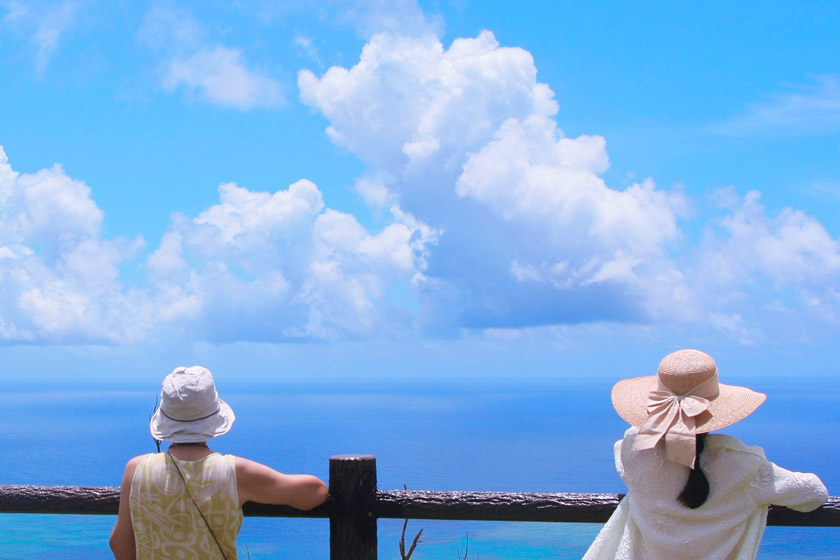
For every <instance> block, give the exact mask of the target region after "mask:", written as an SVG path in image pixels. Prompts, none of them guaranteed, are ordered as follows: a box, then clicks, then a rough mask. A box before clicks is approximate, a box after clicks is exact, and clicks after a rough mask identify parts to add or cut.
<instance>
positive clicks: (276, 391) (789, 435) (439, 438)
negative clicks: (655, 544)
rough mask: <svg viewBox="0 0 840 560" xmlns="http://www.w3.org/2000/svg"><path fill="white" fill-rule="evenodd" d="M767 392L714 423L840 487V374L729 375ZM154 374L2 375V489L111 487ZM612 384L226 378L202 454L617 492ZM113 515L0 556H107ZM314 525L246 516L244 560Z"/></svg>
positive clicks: (585, 536)
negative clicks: (226, 413)
mask: <svg viewBox="0 0 840 560" xmlns="http://www.w3.org/2000/svg"><path fill="white" fill-rule="evenodd" d="M726 381H727V382H729V383H735V384H744V385H748V386H750V387H753V388H755V389H757V390H760V391H763V392H766V393H767V394H768V401H767V402H766V403H765V404H764V405H763V406H762V407H761V408H760V409H759V410H758V411H757V412H756V413H755V414H753V415H752V416H750V417H749V418H748V419H746V420H745V421H743V422H741V423H739V424H737V425H735V426H732V427H731V428H729V429H727V430H725V432H726V433H730V434H732V435H735V436H737V437H739V438H741V439H742V440H743V441H745V442H747V443H750V444H757V445H761V446H762V447H764V449H765V450H766V452H767V455H768V457H769V458H770V459H771V460H773V461H775V462H776V463H778V464H780V465H782V466H784V467H786V468H789V469H792V470H800V471H809V472H816V473H818V474H819V475H820V477H821V478H822V479H823V481H824V482H825V483H826V485H827V486H828V489H829V493H830V494H832V495H838V494H840V468H838V465H840V437H838V435H840V412H838V411H840V379H831V378H804V377H803V378H797V379H786V380H777V379H757V378H751V379H741V380H739V379H727V380H726ZM157 383H159V382H156V383H139V382H117V381H113V382H101V381H99V382H82V381H76V382H51V383H50V384H46V383H43V384H41V385H37V386H33V385H32V384H31V383H28V382H26V383H23V382H21V383H9V382H6V383H5V389H4V391H3V392H2V406H0V448H2V449H3V458H2V463H0V484H45V485H86V486H116V485H118V484H119V480H120V475H121V473H122V469H123V466H124V464H125V461H126V460H127V459H128V458H130V457H132V456H134V455H138V454H142V453H148V452H151V451H154V444H153V442H152V440H151V437H150V436H149V432H148V418H149V415H150V414H151V412H152V410H153V407H154V405H155V394H156V392H157V390H158V388H159V385H158V384H157ZM612 383H613V380H607V379H576V378H575V379H572V378H565V379H557V380H551V381H547V380H538V381H534V380H506V381H498V380H496V381H476V380H470V381H440V380H434V381H431V380H430V381H418V380H410V381H409V380H399V379H392V380H373V379H371V380H363V381H340V382H335V381H331V382H325V381H321V382H317V381H314V382H301V381H296V382H283V381H280V380H275V381H270V382H266V381H259V382H257V381H243V382H241V383H233V382H231V381H230V380H226V383H225V385H221V384H220V387H219V389H220V392H221V396H222V398H224V399H225V400H227V401H228V402H229V403H230V405H231V406H232V407H233V409H234V411H235V412H236V414H237V420H236V423H235V425H234V427H233V430H232V431H231V432H230V433H229V434H227V435H225V436H223V437H221V438H218V439H217V440H216V442H215V444H214V448H215V449H216V450H218V451H221V452H225V453H235V454H239V455H243V456H246V457H249V458H252V459H254V460H257V461H260V462H263V463H266V464H269V465H271V466H274V467H275V468H277V469H279V470H282V471H284V472H309V473H313V474H316V475H318V476H321V477H322V478H323V479H324V480H326V479H327V472H328V462H329V457H330V456H331V455H336V454H344V453H364V454H371V455H375V456H376V458H377V467H378V471H377V472H378V486H379V487H380V488H402V487H403V485H406V486H407V487H408V488H409V489H414V490H499V491H523V492H566V491H568V492H622V491H624V488H623V485H622V483H621V480H620V479H619V477H618V476H617V475H616V474H615V472H614V467H613V458H612V445H613V442H614V441H615V440H616V439H618V438H619V437H620V436H621V435H622V433H623V432H624V429H625V427H626V426H625V424H624V422H623V421H622V420H621V419H620V418H619V417H618V416H617V415H616V414H615V412H614V411H613V409H612V407H611V405H610V401H609V392H610V387H611V386H612ZM113 523H114V518H113V517H110V516H63V515H55V516H50V515H43V516H42V515H0V560H3V559H24V558H26V559H31V558H38V557H40V558H45V559H82V558H84V559H98V558H111V556H110V552H109V550H108V545H107V538H108V534H109V533H110V530H111V527H112V526H113ZM401 526H402V522H401V521H398V520H380V521H379V557H380V558H382V559H383V560H389V559H398V558H399V552H398V541H399V535H400V529H401ZM599 528H600V526H599V525H591V524H549V523H489V522H448V521H426V520H412V521H410V522H409V526H408V533H409V535H408V538H411V537H412V536H413V535H414V533H415V532H416V531H418V530H420V529H423V536H422V539H421V544H420V545H419V546H418V548H417V550H416V552H415V553H414V556H413V557H412V558H413V559H414V560H431V559H447V560H451V559H455V558H458V557H459V556H458V555H459V553H460V554H461V555H463V553H464V550H465V546H466V543H467V539H468V540H469V556H468V557H469V558H473V559H476V560H478V559H481V560H495V559H509V560H514V559H548V558H551V559H564V558H580V557H581V556H582V555H583V553H584V552H585V550H586V548H587V546H588V545H589V543H590V542H591V541H592V539H593V538H594V536H595V535H596V534H597V532H598V530H599ZM328 541H329V525H328V522H327V521H326V520H301V519H259V518H246V520H245V523H244V527H243V530H242V532H241V533H240V536H239V541H238V542H239V548H240V558H248V557H250V558H252V559H254V560H256V559H269V558H271V559H295V560H300V559H310V558H311V559H327V558H329V549H328ZM838 557H840V528H774V527H770V528H768V529H767V531H766V533H765V536H764V541H763V544H762V548H761V551H760V553H759V558H760V559H766V560H769V559H775V558H788V559H790V558H794V559H806V558H807V559H827V558H838Z"/></svg>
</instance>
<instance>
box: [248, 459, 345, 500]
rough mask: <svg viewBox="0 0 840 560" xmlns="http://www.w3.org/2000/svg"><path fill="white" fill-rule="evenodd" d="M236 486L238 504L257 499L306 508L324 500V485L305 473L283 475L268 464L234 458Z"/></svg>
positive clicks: (325, 490) (325, 495) (325, 497)
mask: <svg viewBox="0 0 840 560" xmlns="http://www.w3.org/2000/svg"><path fill="white" fill-rule="evenodd" d="M236 486H237V491H238V492H239V504H240V505H242V504H244V503H245V502H258V503H261V504H278V505H287V506H292V507H294V508H297V509H303V510H309V509H312V508H314V507H317V506H319V505H321V504H323V503H324V502H325V501H326V499H327V494H328V493H329V491H328V490H327V485H326V484H324V482H323V481H322V480H321V479H320V478H318V477H316V476H312V475H309V474H283V473H281V472H278V471H276V470H274V469H272V468H271V467H267V466H266V465H263V464H260V463H257V462H255V461H251V460H249V459H245V458H242V457H237V458H236Z"/></svg>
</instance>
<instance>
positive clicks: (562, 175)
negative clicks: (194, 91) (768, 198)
mask: <svg viewBox="0 0 840 560" xmlns="http://www.w3.org/2000/svg"><path fill="white" fill-rule="evenodd" d="M149 29H150V30H148V31H147V32H148V33H150V36H154V32H153V30H151V28H149ZM183 31H184V33H185V36H184V38H183V41H184V42H185V43H188V44H193V43H192V41H193V39H191V37H193V36H194V35H195V34H198V33H200V30H193V31H190V30H189V29H188V28H184V29H183ZM200 43H201V41H200V40H197V42H196V43H195V44H200ZM536 75H537V74H536V68H535V66H534V62H533V59H532V58H531V56H530V54H529V53H527V52H526V51H524V50H522V49H518V48H504V47H501V46H500V45H499V44H498V43H497V41H496V40H495V38H494V37H493V35H492V34H491V33H488V32H484V33H482V34H480V35H479V36H478V37H476V38H473V39H459V40H456V41H455V42H453V43H452V45H451V46H450V47H449V48H448V49H447V48H444V46H443V45H442V44H441V43H440V42H439V41H438V40H437V39H436V38H435V37H433V36H429V35H427V36H423V37H412V36H403V35H396V34H382V35H376V36H374V37H373V38H372V39H371V41H370V42H369V43H368V44H367V45H366V46H365V48H364V50H363V52H362V55H361V58H360V60H359V62H358V64H356V65H355V66H353V67H352V68H349V69H348V68H339V67H335V68H332V69H330V70H329V71H328V72H326V73H325V74H324V75H323V76H320V77H318V76H315V75H314V74H312V73H311V72H308V71H302V72H301V73H300V74H299V78H298V82H299V87H300V95H301V98H302V99H303V100H304V102H306V103H307V104H308V105H310V106H311V107H313V108H315V109H317V110H318V111H320V112H322V113H323V114H324V115H325V116H326V118H327V119H328V120H329V122H330V125H329V128H328V131H327V132H328V134H329V135H330V137H331V138H332V139H333V141H334V142H336V143H337V144H339V145H341V146H343V147H345V148H346V149H348V150H350V151H352V152H353V153H355V154H357V155H358V156H359V157H360V158H362V159H363V160H364V161H365V162H366V163H367V164H368V165H369V168H370V173H369V174H368V175H367V176H364V177H358V178H356V186H357V189H358V191H359V193H360V194H361V195H362V196H363V197H364V199H365V200H366V201H368V202H369V203H370V204H371V205H372V206H374V207H376V208H389V209H390V212H391V214H390V216H391V219H390V220H389V221H388V223H387V224H386V225H385V227H383V228H382V229H381V230H379V231H369V230H368V229H366V228H365V227H364V226H363V225H362V224H361V223H360V221H359V220H358V219H357V218H356V217H355V216H352V215H349V214H346V213H342V212H339V211H336V210H334V209H331V208H329V207H328V205H327V202H326V201H325V200H324V197H323V195H322V193H321V191H320V190H319V189H318V187H317V186H316V185H314V184H313V183H312V182H310V181H307V180H305V179H303V180H300V181H297V182H295V183H293V184H291V185H289V186H288V187H286V188H280V189H278V190H276V191H275V192H255V191H251V190H248V189H247V188H243V187H240V186H237V185H236V184H233V183H230V184H224V185H221V186H220V187H219V201H218V203H216V204H214V205H212V206H211V207H209V208H207V209H205V210H204V211H202V212H200V213H198V214H197V215H195V216H186V215H176V216H174V217H173V219H172V222H171V224H170V226H169V228H168V230H167V231H166V232H165V234H164V235H163V238H162V241H161V243H160V244H159V246H157V247H155V248H149V250H148V253H144V252H143V251H141V249H142V248H143V242H142V240H141V239H137V240H134V241H128V240H121V239H117V240H109V239H105V238H103V236H102V233H101V231H100V225H101V223H102V220H103V216H102V212H101V210H100V209H99V208H98V207H97V205H96V204H95V202H94V201H93V200H92V199H91V197H90V190H89V189H88V187H87V186H86V185H85V184H84V183H82V182H80V181H78V180H75V179H73V178H70V177H68V176H67V175H66V174H65V173H64V172H63V171H62V170H61V168H60V167H58V166H55V167H53V168H51V169H45V170H42V171H39V172H37V173H34V174H31V175H27V174H19V173H17V172H15V171H14V170H13V169H12V167H11V166H10V164H9V162H8V161H7V158H6V156H5V153H4V152H3V151H2V149H0V219H1V220H0V341H5V342H7V343H12V342H31V343H43V342H99V343H120V342H124V341H131V340H137V339H142V338H145V337H162V338H166V339H173V338H176V339H177V338H178V337H181V338H185V339H188V340H192V339H201V340H207V341H211V342H228V341H236V340H260V341H278V340H300V339H328V338H335V337H343V338H356V337H376V336H393V335H394V334H395V333H400V332H414V331H416V330H417V329H420V330H425V331H426V332H431V333H433V334H435V335H441V334H443V335H449V334H452V333H458V332H460V331H461V330H462V329H465V328H466V329H482V330H483V329H487V330H491V331H493V332H512V329H520V328H532V327H538V326H542V325H560V324H581V323H599V322H605V321H607V322H609V321H611V322H622V323H635V324H642V325H659V324H669V325H689V326H706V325H708V326H710V327H711V328H713V329H717V330H718V331H722V332H723V333H725V335H726V336H728V337H736V338H737V339H738V340H740V341H741V342H743V343H747V344H749V343H758V342H761V341H762V340H765V339H773V338H774V337H775V338H776V339H778V338H780V337H786V336H791V334H793V335H795V336H798V337H808V336H812V335H817V336H818V335H819V333H820V332H821V331H822V332H833V330H835V329H836V327H837V326H838V321H840V313H839V312H840V289H838V279H840V244H838V241H837V240H836V239H834V238H833V237H832V236H831V235H830V234H829V233H828V232H826V230H825V229H824V228H823V227H822V225H821V224H820V223H819V222H818V221H816V220H815V219H814V218H812V217H810V216H808V215H806V214H804V213H802V212H800V211H797V210H794V209H784V210H782V211H781V212H779V213H776V214H772V213H768V212H767V211H766V210H765V208H763V207H762V205H761V204H760V197H759V194H758V193H757V192H750V193H748V194H747V195H746V196H745V197H739V196H738V195H737V194H735V192H734V191H733V190H729V191H722V192H720V193H717V195H716V196H717V198H716V200H717V204H718V212H719V216H717V217H716V218H714V219H712V220H710V221H708V222H707V224H706V232H705V235H704V236H703V238H702V239H701V241H700V242H699V243H694V242H693V241H692V238H691V236H689V235H685V234H684V233H683V231H682V230H681V227H682V223H681V222H682V221H683V220H685V219H687V218H688V217H689V216H691V214H690V210H691V208H690V206H691V204H690V202H691V201H689V200H688V199H687V197H686V196H684V195H683V194H681V193H680V192H679V191H667V190H663V189H661V188H659V187H657V185H656V184H655V183H654V182H653V181H652V180H649V179H648V180H644V181H641V182H639V183H634V184H630V185H625V186H622V188H620V189H617V188H613V187H611V186H608V185H607V184H606V183H605V181H604V179H603V174H604V172H605V171H606V170H607V169H608V166H609V158H608V155H607V152H606V144H605V140H604V139H603V138H601V137H599V136H589V135H583V136H579V137H577V138H569V137H566V136H565V135H564V134H563V132H562V130H561V129H560V128H559V127H558V125H557V112H558V107H557V103H556V102H555V100H554V96H553V93H552V91H551V90H550V89H549V88H548V86H546V85H545V84H541V83H539V82H538V81H537V79H536ZM693 219H697V218H693ZM704 219H705V218H704ZM126 264H130V265H132V266H134V267H135V268H139V269H140V271H141V274H145V281H144V280H143V279H141V281H139V282H133V285H137V286H138V287H137V288H133V289H129V288H127V287H126V286H125V285H124V283H123V280H122V276H121V273H120V271H121V267H123V266H124V265H126ZM137 265H139V266H137Z"/></svg>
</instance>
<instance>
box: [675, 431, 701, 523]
mask: <svg viewBox="0 0 840 560" xmlns="http://www.w3.org/2000/svg"><path fill="white" fill-rule="evenodd" d="M696 438H697V440H696V441H697V453H696V455H695V457H694V468H693V469H691V470H690V471H689V472H688V480H687V481H686V483H685V488H683V491H682V492H681V493H680V496H679V498H677V499H678V500H679V502H680V503H681V504H683V505H684V506H686V507H689V508H691V509H697V508H699V507H700V506H702V505H703V504H704V503H706V498H708V497H709V479H707V478H706V474H705V473H704V472H703V469H701V468H700V454H701V453H703V448H705V447H706V434H697V436H696Z"/></svg>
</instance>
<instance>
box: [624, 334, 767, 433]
mask: <svg viewBox="0 0 840 560" xmlns="http://www.w3.org/2000/svg"><path fill="white" fill-rule="evenodd" d="M717 375H718V369H717V364H715V361H714V359H713V358H712V357H711V356H709V355H708V354H706V353H705V352H701V351H700V350H679V351H677V352H673V353H671V354H668V355H667V356H665V358H663V359H662V361H661V362H660V363H659V371H658V372H657V375H650V376H646V377H633V378H630V379H623V380H621V381H619V382H618V383H616V384H615V386H614V387H613V390H612V403H613V406H614V407H615V410H616V412H618V415H619V416H621V417H622V418H624V420H626V421H627V422H628V423H630V424H631V425H633V426H637V427H638V426H641V425H642V424H644V423H645V421H646V420H647V419H648V416H649V413H648V397H649V395H650V394H651V392H652V391H657V390H658V389H660V388H666V389H668V390H670V391H671V392H672V393H673V394H674V395H676V396H677V397H684V396H690V395H692V391H693V390H694V389H695V388H697V387H699V386H700V385H702V384H704V383H705V384H706V388H708V389H709V390H708V392H707V394H701V395H697V396H700V397H703V398H706V399H708V401H709V406H708V408H707V409H706V410H705V411H704V412H702V413H700V414H699V415H697V416H696V417H695V418H694V421H695V429H696V433H698V434H702V433H706V432H711V431H713V430H719V429H721V428H725V427H726V426H731V425H732V424H734V423H736V422H738V421H740V420H743V419H744V418H746V417H747V416H749V415H750V414H752V413H753V412H754V411H755V409H757V408H758V407H759V406H760V405H761V403H763V402H764V400H765V399H766V398H767V395H765V394H763V393H759V392H757V391H753V390H752V389H748V388H746V387H738V386H736V385H724V384H723V383H719V382H718V381H717ZM715 388H716V389H715Z"/></svg>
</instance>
